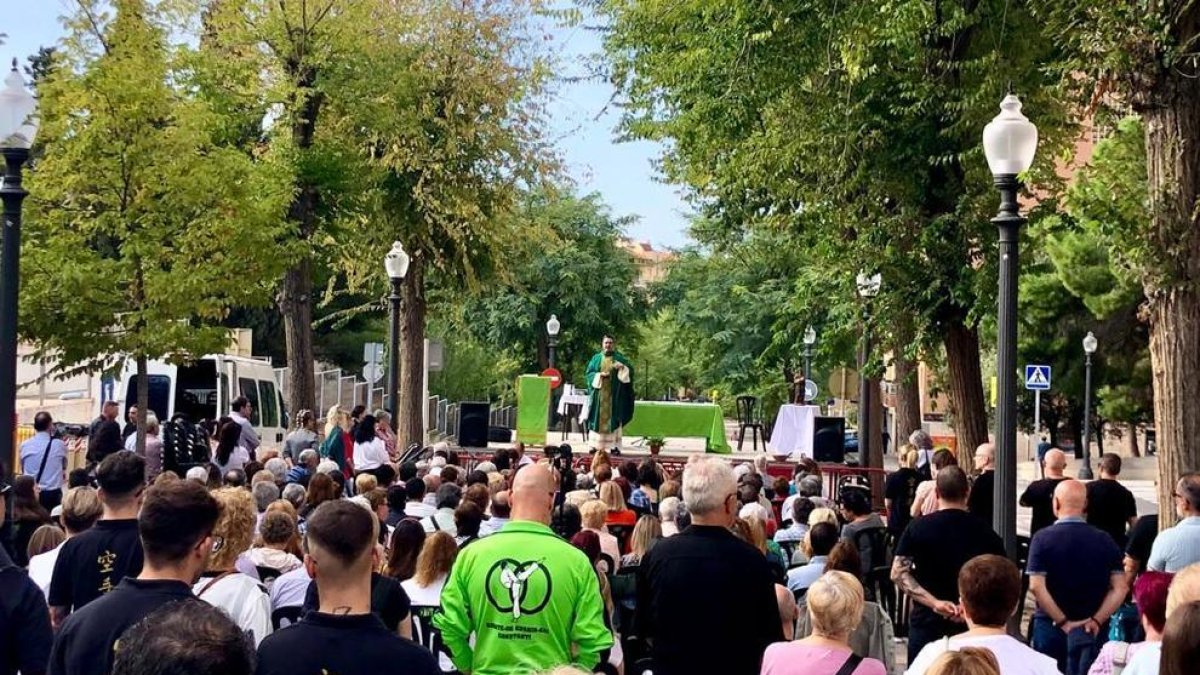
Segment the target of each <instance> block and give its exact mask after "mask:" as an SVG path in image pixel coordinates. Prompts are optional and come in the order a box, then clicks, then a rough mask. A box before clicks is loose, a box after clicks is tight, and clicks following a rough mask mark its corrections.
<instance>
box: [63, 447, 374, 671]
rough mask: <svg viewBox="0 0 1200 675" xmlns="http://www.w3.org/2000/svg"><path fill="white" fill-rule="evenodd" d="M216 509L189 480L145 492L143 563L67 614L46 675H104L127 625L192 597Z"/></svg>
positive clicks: (208, 549)
mask: <svg viewBox="0 0 1200 675" xmlns="http://www.w3.org/2000/svg"><path fill="white" fill-rule="evenodd" d="M123 454H125V453H123ZM360 508H361V507H360ZM218 513H219V511H218V506H217V502H216V500H215V499H213V498H212V497H211V496H210V495H209V494H208V491H207V490H205V489H204V488H203V487H202V486H201V485H199V484H197V483H194V482H192V481H173V482H170V483H164V484H162V485H156V486H154V487H153V488H151V489H150V490H148V491H147V492H146V499H145V503H144V504H143V506H142V512H141V515H140V517H139V520H138V534H139V535H140V536H141V541H142V548H143V550H144V551H145V558H146V560H145V566H144V567H143V568H142V571H141V573H140V574H139V575H138V576H137V578H136V579H135V578H133V577H126V578H124V579H122V580H121V583H120V584H118V585H117V587H116V588H115V589H113V591H112V592H111V593H107V594H105V595H104V597H102V598H99V599H97V600H95V601H94V602H91V603H88V605H87V606H86V607H84V608H82V609H80V610H79V611H77V612H75V613H74V614H72V615H71V616H69V617H67V620H66V621H64V622H63V625H62V629H61V630H60V631H59V632H58V637H57V638H55V640H54V651H53V653H52V654H51V656H50V674H51V675H107V674H108V673H110V672H111V671H112V665H113V658H114V655H115V652H116V651H118V650H120V649H121V644H120V642H119V638H120V637H121V634H122V633H124V632H125V630H126V629H127V628H129V627H130V626H133V625H134V624H136V623H138V622H139V621H141V620H142V619H143V618H144V617H146V616H147V615H148V614H150V613H151V612H153V611H154V610H156V609H158V608H159V607H162V606H163V605H166V604H168V603H172V602H178V601H180V600H189V599H191V598H193V597H194V596H193V595H192V584H194V583H196V580H197V579H199V578H200V573H201V572H203V571H204V568H205V566H206V564H207V563H208V556H209V554H210V553H211V552H212V549H213V539H212V531H213V526H214V525H216V523H217V516H218Z"/></svg>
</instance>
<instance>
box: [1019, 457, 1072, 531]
mask: <svg viewBox="0 0 1200 675" xmlns="http://www.w3.org/2000/svg"><path fill="white" fill-rule="evenodd" d="M1065 468H1067V456H1066V455H1065V454H1063V451H1062V450H1059V449H1058V448H1054V449H1052V450H1050V451H1048V452H1047V453H1046V461H1045V470H1046V477H1045V478H1042V479H1041V480H1035V481H1033V482H1032V483H1030V484H1029V487H1027V488H1025V492H1024V493H1022V494H1021V506H1027V507H1029V508H1031V509H1033V519H1032V521H1031V522H1030V524H1029V537H1030V539H1032V538H1033V535H1035V534H1037V533H1038V530H1040V529H1042V528H1043V527H1048V526H1050V525H1053V524H1054V521H1055V520H1056V518H1055V517H1054V488H1056V487H1058V484H1059V483H1061V482H1063V481H1064V480H1066V479H1067V477H1066V476H1064V475H1063V469H1065Z"/></svg>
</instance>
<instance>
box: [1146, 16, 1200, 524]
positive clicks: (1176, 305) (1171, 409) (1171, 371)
mask: <svg viewBox="0 0 1200 675" xmlns="http://www.w3.org/2000/svg"><path fill="white" fill-rule="evenodd" d="M1174 32H1175V33H1176V35H1174V36H1173V38H1174V42H1175V44H1186V45H1193V44H1195V42H1196V40H1197V37H1198V36H1200V5H1196V4H1194V3H1193V4H1192V5H1191V6H1190V7H1188V8H1187V9H1186V10H1181V11H1180V15H1179V16H1178V17H1177V18H1176V21H1175V26H1174ZM1191 70H1193V68H1191V67H1190V66H1189V67H1187V70H1186V71H1184V70H1179V69H1178V68H1176V67H1173V66H1172V67H1167V68H1164V69H1163V71H1161V72H1160V73H1159V80H1158V83H1157V86H1156V87H1155V88H1154V90H1153V91H1152V92H1151V99H1152V100H1151V105H1150V106H1148V108H1147V109H1146V110H1145V111H1144V112H1143V116H1144V119H1145V121H1146V168H1147V177H1148V179H1149V194H1150V215H1151V220H1152V235H1151V237H1150V240H1151V241H1150V246H1151V251H1152V252H1154V253H1156V254H1157V255H1154V256H1153V257H1152V260H1154V261H1155V262H1156V263H1157V265H1156V267H1155V269H1152V270H1149V271H1148V274H1147V275H1146V281H1145V292H1146V297H1147V298H1149V312H1148V314H1149V317H1150V362H1151V365H1152V370H1153V378H1154V424H1155V428H1156V430H1157V432H1158V503H1159V504H1171V503H1173V501H1174V498H1173V496H1172V495H1173V494H1174V492H1175V484H1176V482H1178V480H1179V476H1180V474H1182V473H1186V472H1188V471H1194V470H1196V468H1197V467H1198V466H1200V444H1198V443H1197V442H1196V439H1197V438H1200V405H1197V403H1196V402H1197V401H1198V400H1200V350H1198V349H1197V345H1200V289H1198V288H1197V280H1198V279H1200V208H1197V205H1198V204H1200V162H1198V161H1197V156H1198V154H1200V80H1198V79H1195V77H1194V76H1193V75H1192V74H1191V72H1190V71H1191ZM1175 522H1176V516H1175V511H1174V509H1170V508H1163V509H1159V516H1158V526H1159V528H1160V529H1166V528H1168V527H1171V526H1172V525H1174V524H1175Z"/></svg>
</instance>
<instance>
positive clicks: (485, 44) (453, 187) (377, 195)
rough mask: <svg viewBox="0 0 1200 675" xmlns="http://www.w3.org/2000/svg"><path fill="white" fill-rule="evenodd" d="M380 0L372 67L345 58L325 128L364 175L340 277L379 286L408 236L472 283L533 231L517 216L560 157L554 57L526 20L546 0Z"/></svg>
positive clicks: (424, 260)
mask: <svg viewBox="0 0 1200 675" xmlns="http://www.w3.org/2000/svg"><path fill="white" fill-rule="evenodd" d="M378 4H379V6H378V7H377V11H376V12H375V13H374V14H373V16H372V20H371V33H372V36H371V37H370V38H369V44H367V45H364V46H363V49H364V51H365V54H364V56H365V57H366V62H369V64H370V65H369V67H366V66H365V64H364V63H356V62H345V63H343V64H340V65H341V67H339V68H336V69H335V70H334V73H335V76H336V80H337V86H336V88H335V89H333V90H332V91H331V94H330V99H329V104H328V114H329V121H330V127H329V129H328V130H327V133H329V134H330V135H331V136H332V137H334V138H336V139H337V140H338V141H339V142H340V143H347V141H349V143H348V147H349V148H350V149H351V151H352V152H353V153H354V155H355V161H356V162H357V167H356V168H355V172H356V173H357V174H358V175H359V176H360V178H361V185H360V186H359V187H361V191H360V192H359V193H357V194H356V195H355V197H354V198H355V201H356V204H355V206H356V210H355V212H354V214H353V216H352V217H350V218H349V219H344V222H343V223H342V229H341V230H340V234H341V235H342V236H340V237H339V238H338V240H337V241H336V242H331V244H332V245H333V246H335V247H336V248H337V250H339V252H340V254H341V255H340V259H339V261H338V264H339V266H340V268H341V269H342V270H343V271H344V274H345V279H344V282H345V285H346V287H347V288H348V289H350V290H351V291H357V290H360V289H364V288H365V289H378V288H380V287H381V285H382V282H383V281H384V279H383V277H382V275H381V274H380V273H379V262H378V261H380V260H382V259H383V256H384V254H385V253H386V252H387V251H388V250H389V249H390V248H391V245H392V242H393V241H394V240H399V241H402V242H403V243H404V245H405V248H406V249H407V250H408V251H409V252H410V254H411V255H412V256H413V263H414V265H416V266H428V267H429V268H430V269H431V270H432V271H433V272H434V273H435V274H436V275H437V277H438V278H437V283H439V284H441V285H444V286H452V287H456V288H470V289H474V288H477V287H479V285H480V284H481V283H482V282H483V281H484V280H488V279H491V278H493V277H494V276H496V274H497V273H498V272H499V271H500V270H501V268H503V267H504V265H505V263H507V262H509V258H508V256H506V255H505V253H506V252H510V251H512V250H514V248H515V247H517V246H518V245H519V243H520V242H521V241H522V240H523V239H525V238H527V237H530V236H533V237H536V236H538V233H536V232H533V231H532V230H531V229H530V228H529V227H527V226H526V224H525V223H524V222H522V221H521V220H520V219H519V218H516V217H515V214H516V212H517V210H518V206H519V200H520V198H521V194H522V192H523V190H525V189H527V188H529V187H530V186H536V185H537V184H539V183H540V182H541V181H542V180H543V178H544V177H545V176H546V174H547V173H548V172H550V171H552V169H553V166H554V162H553V157H552V156H551V155H550V154H549V151H548V149H547V146H546V145H545V143H544V139H543V137H542V132H543V124H544V115H543V111H542V104H543V95H544V84H545V80H546V76H547V72H546V64H545V62H544V57H543V55H542V54H541V53H540V52H539V51H538V49H537V43H536V42H535V39H534V37H533V36H532V35H531V34H530V33H529V28H530V26H529V25H528V22H529V21H530V18H531V12H532V11H533V10H534V9H535V8H536V7H537V6H538V3H537V2H536V0H534V1H533V2H529V1H520V2H511V3H496V2H490V1H487V0H469V1H467V2H461V3H447V2H442V1H439V0H411V1H409V2H396V3H392V2H383V3H378ZM368 223H369V226H365V225H367V224H368Z"/></svg>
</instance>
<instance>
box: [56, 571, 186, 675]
mask: <svg viewBox="0 0 1200 675" xmlns="http://www.w3.org/2000/svg"><path fill="white" fill-rule="evenodd" d="M195 597H196V596H194V595H192V587H191V586H189V585H187V584H185V583H183V582H182V581H175V580H166V579H156V580H153V581H142V580H139V579H134V578H132V577H130V578H126V579H123V580H122V581H121V583H120V584H118V585H117V587H116V588H115V589H113V591H112V592H111V593H106V594H105V595H104V597H102V598H99V599H97V600H96V601H94V602H91V603H89V604H88V605H87V606H86V607H83V608H80V609H79V610H78V611H76V612H75V613H73V614H71V616H69V617H67V620H66V621H65V622H64V623H63V627H62V629H61V630H59V631H58V637H56V638H55V640H54V651H53V652H52V653H51V655H50V671H49V673H50V675H108V673H111V672H112V667H113V659H114V657H115V655H116V650H117V649H118V648H119V645H118V640H119V638H120V637H121V635H122V634H123V633H124V632H125V631H126V629H128V628H129V627H130V626H133V625H134V624H135V623H137V622H139V621H141V620H142V619H143V618H145V617H146V616H147V615H148V614H150V613H151V612H153V611H154V610H156V609H158V608H159V607H162V606H163V605H166V604H168V603H172V602H180V601H185V600H195ZM196 602H201V601H199V600H196Z"/></svg>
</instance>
